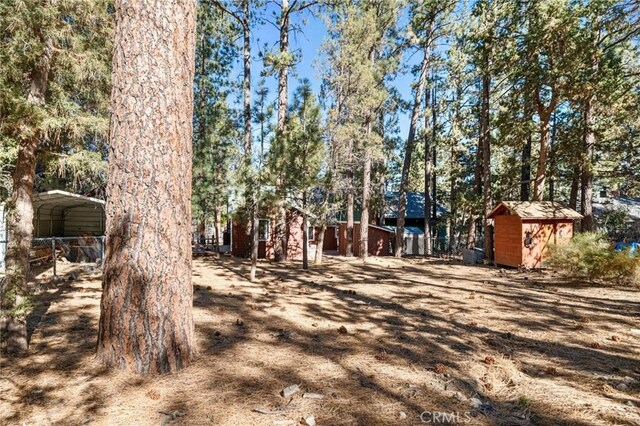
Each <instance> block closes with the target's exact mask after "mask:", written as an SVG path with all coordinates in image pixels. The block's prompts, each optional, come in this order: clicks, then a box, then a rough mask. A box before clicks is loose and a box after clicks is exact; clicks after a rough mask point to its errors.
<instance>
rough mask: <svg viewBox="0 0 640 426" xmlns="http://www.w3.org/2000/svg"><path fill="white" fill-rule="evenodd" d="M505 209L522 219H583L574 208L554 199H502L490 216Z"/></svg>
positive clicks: (499, 213) (501, 212) (497, 214)
mask: <svg viewBox="0 0 640 426" xmlns="http://www.w3.org/2000/svg"><path fill="white" fill-rule="evenodd" d="M505 211H508V212H509V214H511V215H515V216H518V217H520V218H521V219H582V215H581V214H579V213H578V212H576V211H575V210H573V209H570V208H568V207H565V206H563V205H562V204H560V203H557V202H553V201H502V202H501V203H500V204H498V205H497V206H496V207H495V208H494V209H493V211H492V212H491V213H490V214H489V216H488V217H489V218H493V217H495V216H499V215H501V214H503V213H504V212H505Z"/></svg>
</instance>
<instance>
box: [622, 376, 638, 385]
mask: <svg viewBox="0 0 640 426" xmlns="http://www.w3.org/2000/svg"><path fill="white" fill-rule="evenodd" d="M633 382H635V380H634V379H633V377H629V376H624V377H623V378H622V383H626V384H627V385H631V384H633Z"/></svg>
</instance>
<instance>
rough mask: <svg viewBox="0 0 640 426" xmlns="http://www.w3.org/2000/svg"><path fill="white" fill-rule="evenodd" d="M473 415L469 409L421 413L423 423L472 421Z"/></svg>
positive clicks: (444, 423) (447, 423)
mask: <svg viewBox="0 0 640 426" xmlns="http://www.w3.org/2000/svg"><path fill="white" fill-rule="evenodd" d="M471 419H472V416H471V412H469V411H463V412H460V411H449V412H446V411H423V412H422V413H421V414H420V420H421V421H422V423H429V424H433V425H438V424H441V425H449V424H462V423H469V422H471Z"/></svg>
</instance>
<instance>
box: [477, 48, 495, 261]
mask: <svg viewBox="0 0 640 426" xmlns="http://www.w3.org/2000/svg"><path fill="white" fill-rule="evenodd" d="M489 55H490V51H489V48H487V47H485V48H484V52H483V62H484V66H485V70H484V72H483V74H482V105H481V110H480V138H481V139H482V143H481V145H482V206H483V210H484V215H483V216H484V217H483V225H484V258H485V259H487V260H490V261H491V260H493V232H492V227H491V225H490V224H489V213H491V209H492V208H493V202H492V200H491V129H490V126H489V101H490V90H491V75H490V71H489Z"/></svg>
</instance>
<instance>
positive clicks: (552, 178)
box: [549, 112, 558, 201]
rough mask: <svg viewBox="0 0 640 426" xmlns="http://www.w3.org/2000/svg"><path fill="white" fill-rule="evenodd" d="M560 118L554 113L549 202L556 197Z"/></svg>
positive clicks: (550, 145) (550, 153)
mask: <svg viewBox="0 0 640 426" xmlns="http://www.w3.org/2000/svg"><path fill="white" fill-rule="evenodd" d="M557 123H558V118H557V114H556V113H555V112H554V113H553V123H552V124H551V126H552V127H551V138H550V140H549V201H554V200H555V197H556V137H557V129H558V126H557Z"/></svg>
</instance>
